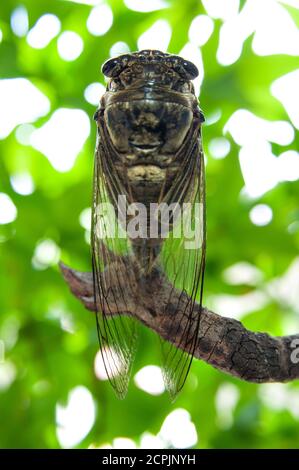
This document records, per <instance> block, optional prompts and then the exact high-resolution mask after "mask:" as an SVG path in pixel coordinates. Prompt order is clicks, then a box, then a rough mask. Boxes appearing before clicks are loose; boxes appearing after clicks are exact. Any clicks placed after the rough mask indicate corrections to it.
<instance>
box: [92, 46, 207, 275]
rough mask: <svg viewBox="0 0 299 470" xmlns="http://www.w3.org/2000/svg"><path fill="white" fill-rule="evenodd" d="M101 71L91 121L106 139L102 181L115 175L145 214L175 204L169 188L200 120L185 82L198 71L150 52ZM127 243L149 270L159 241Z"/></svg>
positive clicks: (128, 57)
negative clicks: (103, 86) (153, 206)
mask: <svg viewBox="0 0 299 470" xmlns="http://www.w3.org/2000/svg"><path fill="white" fill-rule="evenodd" d="M103 72H104V74H105V75H106V76H108V77H109V80H108V84H107V92H106V93H105V94H104V95H103V97H102V99H101V107H100V110H99V112H98V113H97V115H96V118H97V120H102V121H103V124H104V125H103V129H105V130H106V132H107V133H108V135H106V136H105V137H106V139H107V140H109V141H110V148H109V155H110V158H111V161H110V162H109V168H107V171H106V174H107V177H108V178H113V177H114V176H115V173H116V177H117V179H118V180H119V181H120V184H121V186H122V187H123V188H125V190H126V192H127V194H128V198H129V201H130V202H141V203H143V204H144V205H145V206H146V208H147V209H148V210H149V205H150V203H159V202H164V201H165V202H167V203H168V204H171V203H174V202H179V201H180V200H181V199H182V193H181V192H179V193H175V192H174V191H171V188H172V187H173V184H174V182H175V181H179V179H180V175H181V173H182V171H183V169H184V159H186V154H187V155H189V154H190V149H189V147H190V145H192V143H194V142H193V141H192V137H194V131H196V129H199V125H200V122H201V121H202V114H201V112H200V109H199V107H198V101H197V98H196V96H195V94H194V88H193V84H192V82H191V81H190V80H191V79H193V78H195V76H196V75H197V73H198V72H197V69H196V68H195V66H194V65H193V64H191V63H190V62H187V61H185V60H183V59H182V58H180V57H177V56H171V55H169V54H164V53H161V52H160V51H151V50H149V51H141V52H139V53H134V54H126V55H123V56H120V57H119V58H116V59H111V60H109V61H108V62H106V64H105V65H104V66H103ZM188 137H191V139H190V138H189V139H188ZM111 186H112V185H111ZM189 189H190V188H186V187H185V188H183V189H182V191H183V192H184V191H185V192H186V191H187V190H189ZM171 193H173V194H171ZM112 199H113V200H115V197H113V198H112ZM184 201H185V202H187V199H186V198H185V199H184ZM148 223H149V222H148ZM148 223H147V227H146V231H147V232H148V230H149V227H148ZM131 241H132V248H133V251H134V252H135V255H136V257H137V260H138V261H139V263H140V266H141V268H142V269H143V271H144V272H149V271H150V269H151V268H152V266H153V261H154V259H155V258H156V256H157V254H158V253H159V251H160V247H161V244H162V242H163V240H162V239H161V238H157V239H156V240H153V239H149V238H148V239H139V238H134V239H132V240H131Z"/></svg>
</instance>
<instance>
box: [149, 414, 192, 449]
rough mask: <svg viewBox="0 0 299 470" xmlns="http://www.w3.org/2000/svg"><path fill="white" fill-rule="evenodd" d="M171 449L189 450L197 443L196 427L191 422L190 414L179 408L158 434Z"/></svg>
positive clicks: (166, 420) (169, 416) (170, 415)
mask: <svg viewBox="0 0 299 470" xmlns="http://www.w3.org/2000/svg"><path fill="white" fill-rule="evenodd" d="M158 436H159V437H160V438H162V439H163V441H164V442H165V443H167V444H168V446H169V447H174V448H176V449H187V448H189V447H192V446H194V445H195V444H196V443H197V440H198V437H197V432H196V427H195V425H194V423H193V422H192V421H191V416H190V413H189V412H188V411H187V410H185V409H183V408H177V409H175V410H174V411H172V412H171V413H169V415H168V416H167V417H166V418H165V420H164V422H163V424H162V427H161V430H160V432H159V434H158Z"/></svg>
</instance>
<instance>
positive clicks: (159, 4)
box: [124, 0, 169, 13]
mask: <svg viewBox="0 0 299 470" xmlns="http://www.w3.org/2000/svg"><path fill="white" fill-rule="evenodd" d="M124 3H125V5H126V7H127V8H129V9H130V10H134V11H140V12H142V13H148V12H150V11H155V10H162V9H163V8H167V7H168V6H169V3H168V2H166V1H165V0H142V2H141V1H140V0H124Z"/></svg>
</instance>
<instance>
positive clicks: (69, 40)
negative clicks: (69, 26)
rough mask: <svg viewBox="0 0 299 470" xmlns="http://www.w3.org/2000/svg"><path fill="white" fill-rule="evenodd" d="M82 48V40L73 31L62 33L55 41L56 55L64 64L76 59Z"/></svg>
mask: <svg viewBox="0 0 299 470" xmlns="http://www.w3.org/2000/svg"><path fill="white" fill-rule="evenodd" d="M83 48H84V43H83V39H82V38H81V36H80V35H79V34H78V33H75V32H74V31H64V32H63V33H62V34H61V35H60V36H59V38H58V39H57V50H58V54H59V55H60V57H61V58H62V59H63V60H65V61H66V62H71V61H73V60H76V59H78V57H79V56H80V55H81V54H82V52H83Z"/></svg>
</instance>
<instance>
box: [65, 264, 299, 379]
mask: <svg viewBox="0 0 299 470" xmlns="http://www.w3.org/2000/svg"><path fill="white" fill-rule="evenodd" d="M60 268H61V271H62V274H63V276H64V279H65V280H66V282H67V284H68V285H69V288H70V290H71V291H72V293H73V294H74V295H75V296H76V297H77V298H78V299H79V300H80V301H81V302H82V303H83V305H84V306H85V307H86V308H87V309H88V310H91V311H94V310H95V304H94V297H93V281H92V274H91V273H83V272H79V271H75V270H74V269H71V268H69V267H68V266H66V265H64V264H62V263H61V264H60ZM119 269H120V266H119V264H118V263H117V261H115V263H113V264H112V265H110V267H109V270H110V271H109V280H111V279H112V282H113V270H115V271H116V270H119ZM111 272H112V276H111ZM127 272H128V267H127ZM103 275H105V274H104V273H103ZM124 279H125V277H124ZM111 287H112V289H113V286H111ZM171 289H172V290H173V288H172V286H171V284H169V283H167V282H166V280H165V279H161V277H160V276H153V277H152V279H150V282H149V283H148V284H147V285H146V286H144V285H142V289H141V290H140V291H141V298H140V297H139V304H138V308H136V307H135V306H134V307H133V306H132V308H131V309H130V311H129V312H128V311H126V310H127V309H128V305H129V306H130V299H124V300H125V302H124V309H120V305H119V302H118V308H116V305H115V304H113V295H112V296H111V300H110V301H109V312H106V313H107V314H111V313H112V314H113V315H114V314H115V315H118V314H124V312H125V314H128V315H132V316H134V317H135V318H137V319H138V320H140V321H141V322H142V323H143V324H144V325H146V326H147V327H148V328H150V329H151V330H153V331H155V332H157V333H158V335H160V336H161V337H162V338H164V339H166V340H167V341H169V342H172V343H173V344H174V345H176V342H177V341H178V340H177V338H176V337H175V335H174V332H177V328H178V318H179V317H180V313H179V312H177V314H176V313H175V308H173V309H171V308H169V309H168V312H169V313H167V314H166V315H165V312H164V308H163V306H164V305H165V304H166V303H167V302H168V300H169V293H170V292H171ZM125 292H126V289H125V288H124V293H125ZM179 295H181V293H180V292H179V291H173V292H172V299H173V304H174V306H176V305H178V296H179ZM187 301H188V297H187V296H186V295H185V296H184V297H183V301H182V300H181V302H180V308H181V310H182V311H183V310H184V305H185V303H186V302H187ZM131 304H132V302H131ZM113 305H114V307H115V309H113ZM125 305H126V307H125ZM196 308H197V309H198V313H199V309H200V307H199V305H196ZM120 310H121V311H120ZM161 312H163V315H162V314H161ZM181 327H183V325H181ZM294 340H297V341H298V342H297V341H294ZM294 344H295V346H298V345H299V334H298V335H293V336H282V337H275V338H274V337H272V336H270V335H268V334H267V333H255V332H252V331H249V330H247V329H246V328H245V327H244V326H243V325H242V323H240V322H239V321H237V320H234V319H231V318H226V317H221V316H220V315H217V314H216V313H214V312H211V311H209V310H208V309H206V308H203V310H202V313H201V323H200V332H199V337H198V343H197V347H196V350H195V357H197V358H198V359H202V360H203V361H205V362H207V363H208V364H211V365H212V366H213V367H215V368H217V369H220V370H222V371H223V372H226V373H227V374H230V375H233V376H235V377H239V378H240V379H243V380H246V381H249V382H256V383H263V382H287V381H290V380H294V379H296V378H299V363H294V361H292V353H293V352H294V346H293V345H294ZM179 347H180V348H183V347H184V345H182V344H180V345H179Z"/></svg>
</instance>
